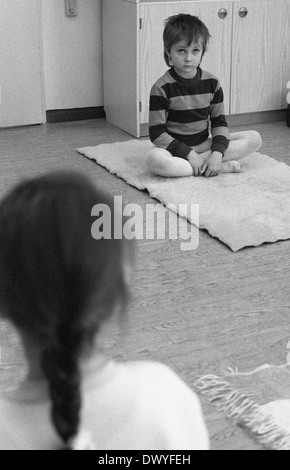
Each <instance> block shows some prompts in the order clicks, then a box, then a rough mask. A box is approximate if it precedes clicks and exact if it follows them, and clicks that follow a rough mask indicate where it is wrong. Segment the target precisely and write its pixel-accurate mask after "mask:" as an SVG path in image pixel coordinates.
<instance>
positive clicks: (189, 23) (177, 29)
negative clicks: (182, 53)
mask: <svg viewBox="0 0 290 470" xmlns="http://www.w3.org/2000/svg"><path fill="white" fill-rule="evenodd" d="M209 39H210V33H209V31H208V28H207V27H206V25H205V24H204V23H203V22H202V21H201V20H200V19H199V18H197V17H196V16H192V15H187V14H183V13H181V14H179V15H175V16H171V17H169V18H168V19H167V20H166V22H165V29H164V33H163V41H164V59H165V62H166V64H167V65H168V67H171V65H172V64H171V63H170V51H171V48H172V46H173V45H174V44H177V43H178V42H180V41H184V40H185V41H186V42H187V45H188V46H190V45H191V44H192V43H193V42H196V44H201V45H202V48H203V54H202V55H204V54H205V52H206V50H207V46H208V43H209Z"/></svg>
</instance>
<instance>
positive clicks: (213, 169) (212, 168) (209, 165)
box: [201, 152, 223, 178]
mask: <svg viewBox="0 0 290 470" xmlns="http://www.w3.org/2000/svg"><path fill="white" fill-rule="evenodd" d="M222 159H223V155H222V154H221V153H220V152H212V154H211V156H210V157H209V158H208V159H207V161H206V162H204V164H203V166H202V168H201V174H202V175H203V174H204V176H206V177H207V178H208V177H212V176H217V175H218V174H219V173H220V171H221V167H222Z"/></svg>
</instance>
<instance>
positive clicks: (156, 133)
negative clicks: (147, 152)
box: [149, 84, 192, 159]
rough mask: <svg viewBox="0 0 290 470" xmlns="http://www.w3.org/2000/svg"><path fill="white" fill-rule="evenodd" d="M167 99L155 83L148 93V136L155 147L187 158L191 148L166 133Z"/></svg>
mask: <svg viewBox="0 0 290 470" xmlns="http://www.w3.org/2000/svg"><path fill="white" fill-rule="evenodd" d="M168 112H169V99H168V98H167V95H166V93H165V91H164V90H163V88H162V87H161V86H160V87H159V86H158V84H155V85H154V86H153V87H152V90H151V94H150V108H149V136H150V140H151V142H152V143H153V144H154V145H156V147H159V148H163V149H165V150H168V152H170V153H171V154H172V155H173V156H176V157H180V158H184V159H187V157H188V155H189V153H190V152H191V150H192V148H191V147H189V146H187V145H186V144H184V143H182V142H179V141H178V140H177V139H175V138H174V137H172V136H171V135H170V134H169V133H168V129H167V120H168Z"/></svg>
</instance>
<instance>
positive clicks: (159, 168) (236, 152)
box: [147, 131, 262, 178]
mask: <svg viewBox="0 0 290 470" xmlns="http://www.w3.org/2000/svg"><path fill="white" fill-rule="evenodd" d="M261 146H262V138H261V136H260V134H259V133H258V132H256V131H245V132H235V133H231V134H230V143H229V147H228V149H227V150H226V152H225V154H224V157H223V162H222V168H221V173H240V172H241V171H242V170H243V165H242V164H241V163H240V162H239V160H241V159H242V158H245V157H247V156H249V155H251V154H253V153H255V152H257V151H258V150H259V149H260V148H261ZM211 147H212V138H209V139H208V140H207V141H206V142H204V143H203V144H201V145H198V146H197V147H194V151H195V152H196V153H198V154H199V155H200V156H201V157H202V158H203V159H204V161H206V160H207V159H208V158H209V157H210V155H211V153H212V151H211ZM147 165H148V168H149V169H150V171H151V172H152V173H154V174H156V175H159V176H164V177H167V178H176V177H185V176H192V175H193V169H192V166H191V165H190V163H189V162H188V161H187V160H184V159H183V158H178V157H173V156H172V155H171V154H170V153H169V152H168V151H167V150H164V149H160V148H157V147H156V148H154V149H152V150H151V151H150V152H149V153H148V155H147Z"/></svg>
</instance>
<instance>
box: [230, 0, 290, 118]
mask: <svg viewBox="0 0 290 470" xmlns="http://www.w3.org/2000/svg"><path fill="white" fill-rule="evenodd" d="M244 8H246V9H247V11H248V14H247V16H245V17H244V18H242V17H241V16H240V15H241V14H242V13H241V9H244ZM289 77H290V0H244V1H240V2H236V3H234V22H233V61H232V93H231V113H232V114H238V113H249V112H259V111H271V110H278V109H283V108H285V107H286V99H285V96H286V84H287V81H288V80H289Z"/></svg>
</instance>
